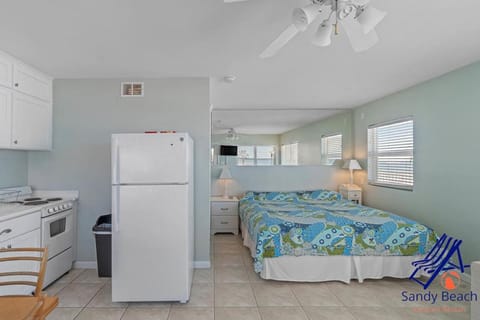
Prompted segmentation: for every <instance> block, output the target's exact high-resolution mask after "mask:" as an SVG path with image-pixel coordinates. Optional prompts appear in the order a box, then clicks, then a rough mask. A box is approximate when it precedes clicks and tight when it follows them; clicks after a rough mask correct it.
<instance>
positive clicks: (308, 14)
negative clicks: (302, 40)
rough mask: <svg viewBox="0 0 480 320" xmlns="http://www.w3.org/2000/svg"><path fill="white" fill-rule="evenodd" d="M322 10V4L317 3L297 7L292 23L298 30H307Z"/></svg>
mask: <svg viewBox="0 0 480 320" xmlns="http://www.w3.org/2000/svg"><path fill="white" fill-rule="evenodd" d="M321 11H322V10H321V5H319V4H316V3H313V4H310V5H308V6H306V7H304V8H296V9H295V10H293V13H292V23H293V25H294V26H295V27H296V28H297V30H298V31H305V30H306V29H307V27H308V25H309V24H310V23H312V22H313V20H315V18H316V17H317V16H318V15H319V14H320V12H321Z"/></svg>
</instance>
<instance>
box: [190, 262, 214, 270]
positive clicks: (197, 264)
mask: <svg viewBox="0 0 480 320" xmlns="http://www.w3.org/2000/svg"><path fill="white" fill-rule="evenodd" d="M210 266H211V264H210V260H207V261H193V268H195V269H210Z"/></svg>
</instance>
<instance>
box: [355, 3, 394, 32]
mask: <svg viewBox="0 0 480 320" xmlns="http://www.w3.org/2000/svg"><path fill="white" fill-rule="evenodd" d="M386 15H387V13H386V12H385V11H381V10H378V9H377V8H374V7H372V6H366V7H364V8H363V10H362V12H361V13H360V14H359V15H358V17H357V21H358V23H360V25H361V26H362V29H363V33H365V34H367V33H370V32H371V31H372V30H373V29H375V27H376V26H377V25H378V24H379V23H380V22H381V21H382V20H383V19H384V18H385V16H386Z"/></svg>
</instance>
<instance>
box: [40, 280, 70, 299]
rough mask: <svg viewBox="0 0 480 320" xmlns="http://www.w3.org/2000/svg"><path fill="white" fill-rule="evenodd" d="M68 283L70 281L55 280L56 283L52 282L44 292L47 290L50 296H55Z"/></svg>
mask: <svg viewBox="0 0 480 320" xmlns="http://www.w3.org/2000/svg"><path fill="white" fill-rule="evenodd" d="M67 285H68V282H58V281H55V282H54V283H52V284H50V285H49V286H48V287H47V288H46V289H44V290H43V292H45V293H46V294H48V295H49V296H54V295H56V294H58V293H59V292H60V291H61V290H62V289H63V288H65V287H66V286H67Z"/></svg>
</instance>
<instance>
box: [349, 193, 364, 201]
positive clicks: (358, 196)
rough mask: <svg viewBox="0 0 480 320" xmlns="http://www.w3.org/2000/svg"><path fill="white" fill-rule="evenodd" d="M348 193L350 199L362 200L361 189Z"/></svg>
mask: <svg viewBox="0 0 480 320" xmlns="http://www.w3.org/2000/svg"><path fill="white" fill-rule="evenodd" d="M348 195H349V199H350V200H360V198H361V196H362V193H361V192H360V191H350V192H349V193H348Z"/></svg>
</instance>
